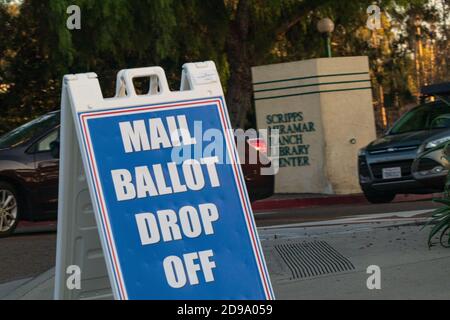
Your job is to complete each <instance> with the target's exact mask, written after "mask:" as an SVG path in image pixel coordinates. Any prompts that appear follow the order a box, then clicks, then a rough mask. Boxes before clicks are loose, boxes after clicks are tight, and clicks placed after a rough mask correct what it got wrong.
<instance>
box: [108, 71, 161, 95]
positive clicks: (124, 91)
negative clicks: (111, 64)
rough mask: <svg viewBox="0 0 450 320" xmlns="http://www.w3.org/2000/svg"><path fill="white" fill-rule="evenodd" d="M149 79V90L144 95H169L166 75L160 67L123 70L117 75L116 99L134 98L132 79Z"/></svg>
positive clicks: (134, 91)
mask: <svg viewBox="0 0 450 320" xmlns="http://www.w3.org/2000/svg"><path fill="white" fill-rule="evenodd" d="M145 77H150V88H149V91H148V93H147V94H146V95H156V94H158V95H165V94H168V93H170V89H169V85H168V83H167V78H166V73H165V72H164V70H163V69H162V68H160V67H148V68H136V69H125V70H121V71H119V73H118V74H117V84H116V97H123V96H125V95H126V96H128V97H136V96H137V94H136V90H135V88H134V85H133V79H135V78H145Z"/></svg>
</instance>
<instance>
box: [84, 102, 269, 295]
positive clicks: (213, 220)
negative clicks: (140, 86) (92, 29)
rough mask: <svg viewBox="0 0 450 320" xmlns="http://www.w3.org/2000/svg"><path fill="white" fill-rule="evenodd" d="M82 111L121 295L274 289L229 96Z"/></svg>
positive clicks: (90, 172)
mask: <svg viewBox="0 0 450 320" xmlns="http://www.w3.org/2000/svg"><path fill="white" fill-rule="evenodd" d="M78 119H79V124H80V128H81V131H82V137H83V148H84V153H85V156H86V159H87V164H88V169H89V170H87V171H88V172H87V173H88V176H89V178H90V184H91V188H92V189H93V192H92V194H93V195H94V197H95V199H94V200H95V201H94V204H95V205H96V206H97V207H96V214H97V221H99V223H100V225H101V236H102V240H103V243H104V246H105V247H106V249H107V252H105V253H106V254H105V257H106V259H108V261H107V262H108V264H109V266H110V271H111V273H112V276H113V279H114V281H113V282H114V283H113V284H114V289H115V290H114V291H115V294H116V297H117V298H119V299H256V300H260V299H273V291H272V288H271V284H270V280H269V276H268V273H267V269H266V265H265V262H264V257H263V254H262V251H261V247H260V243H259V240H258V236H257V234H256V228H255V223H254V219H253V215H252V211H251V207H250V202H249V199H248V195H247V192H246V188H245V184H244V179H243V176H242V172H241V168H240V165H239V161H238V159H237V153H236V149H235V145H234V140H233V137H232V134H231V131H230V124H229V120H228V116H227V113H226V110H225V109H224V103H223V100H222V98H209V99H207V100H206V99H205V100H195V101H185V102H177V103H170V104H162V105H147V106H137V107H130V108H123V109H113V110H103V111H94V112H83V113H79V114H78ZM205 141H206V142H205ZM208 141H209V142H208Z"/></svg>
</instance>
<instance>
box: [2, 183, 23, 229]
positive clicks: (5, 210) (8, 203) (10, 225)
mask: <svg viewBox="0 0 450 320" xmlns="http://www.w3.org/2000/svg"><path fill="white" fill-rule="evenodd" d="M18 218H19V198H18V196H17V192H16V189H15V188H14V187H13V186H12V185H10V184H9V183H5V182H0V237H6V236H9V235H10V234H12V233H13V232H14V230H15V229H16V226H17V223H18V222H19V219H18Z"/></svg>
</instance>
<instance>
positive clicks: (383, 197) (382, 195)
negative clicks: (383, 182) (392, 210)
mask: <svg viewBox="0 0 450 320" xmlns="http://www.w3.org/2000/svg"><path fill="white" fill-rule="evenodd" d="M363 192H364V196H365V197H366V199H367V201H369V202H370V203H374V204H376V203H389V202H392V200H394V198H395V193H391V192H380V191H375V190H370V189H369V190H367V189H366V190H363Z"/></svg>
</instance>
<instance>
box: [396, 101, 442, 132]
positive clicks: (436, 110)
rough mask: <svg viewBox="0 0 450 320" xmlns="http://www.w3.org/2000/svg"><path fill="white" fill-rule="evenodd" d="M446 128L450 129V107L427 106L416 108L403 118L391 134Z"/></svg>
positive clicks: (439, 105)
mask: <svg viewBox="0 0 450 320" xmlns="http://www.w3.org/2000/svg"><path fill="white" fill-rule="evenodd" d="M446 128H450V106H447V105H445V104H426V105H422V106H419V107H417V108H414V109H413V110H411V111H409V112H408V113H406V114H405V115H404V116H403V117H401V118H400V119H399V120H398V121H397V122H396V123H395V125H394V126H393V127H392V129H391V131H390V132H389V134H399V133H405V132H412V131H420V130H431V129H446Z"/></svg>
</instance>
